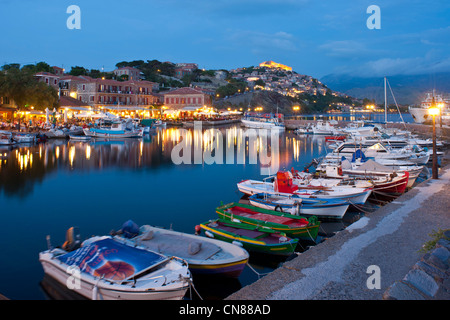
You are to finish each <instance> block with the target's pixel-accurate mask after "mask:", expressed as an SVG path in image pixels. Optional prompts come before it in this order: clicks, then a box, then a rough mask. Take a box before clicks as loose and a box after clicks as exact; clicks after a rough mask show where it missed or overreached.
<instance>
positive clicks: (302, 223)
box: [216, 203, 320, 241]
mask: <svg viewBox="0 0 450 320" xmlns="http://www.w3.org/2000/svg"><path fill="white" fill-rule="evenodd" d="M216 212H217V214H218V215H219V219H222V220H226V221H232V222H240V223H244V224H249V225H254V226H264V227H268V228H271V229H273V230H275V231H280V232H284V233H285V234H286V235H287V236H289V237H292V238H298V239H304V240H312V241H315V239H316V238H317V235H318V232H319V225H320V222H319V221H318V220H317V217H316V216H312V217H308V218H305V217H302V216H295V215H292V214H289V213H284V212H278V211H273V210H267V209H262V208H258V207H254V206H251V205H246V204H242V203H229V204H226V205H223V206H220V207H218V208H216Z"/></svg>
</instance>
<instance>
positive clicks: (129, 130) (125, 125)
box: [83, 121, 144, 139]
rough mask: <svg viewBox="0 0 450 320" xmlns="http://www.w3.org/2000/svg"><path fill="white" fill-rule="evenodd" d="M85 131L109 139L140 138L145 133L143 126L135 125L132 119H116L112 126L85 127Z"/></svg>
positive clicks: (89, 134)
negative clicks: (127, 120)
mask: <svg viewBox="0 0 450 320" xmlns="http://www.w3.org/2000/svg"><path fill="white" fill-rule="evenodd" d="M83 132H84V134H85V135H86V136H90V137H95V138H108V139H122V138H140V137H142V136H143V134H144V130H143V128H135V127H133V125H132V124H131V122H130V121H129V122H122V121H115V122H113V123H112V124H111V126H110V127H100V128H85V129H83Z"/></svg>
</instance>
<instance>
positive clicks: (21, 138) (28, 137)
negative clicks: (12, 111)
mask: <svg viewBox="0 0 450 320" xmlns="http://www.w3.org/2000/svg"><path fill="white" fill-rule="evenodd" d="M13 139H14V140H15V141H17V143H34V142H35V141H36V136H35V135H32V134H24V133H16V134H15V135H14V137H13Z"/></svg>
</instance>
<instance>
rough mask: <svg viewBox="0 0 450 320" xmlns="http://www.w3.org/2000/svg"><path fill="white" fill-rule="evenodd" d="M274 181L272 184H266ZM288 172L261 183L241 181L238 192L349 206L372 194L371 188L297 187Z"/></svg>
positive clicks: (355, 186) (342, 186) (359, 203)
mask: <svg viewBox="0 0 450 320" xmlns="http://www.w3.org/2000/svg"><path fill="white" fill-rule="evenodd" d="M267 179H274V182H267V181H266V180H267ZM299 185H300V183H297V182H296V181H295V180H294V179H293V176H292V173H291V172H290V171H285V172H281V171H280V172H277V175H276V176H275V177H268V178H266V179H264V180H263V181H257V180H243V181H241V182H239V183H238V184H237V187H238V189H239V191H241V192H242V193H245V194H247V195H252V194H255V193H267V194H284V195H294V194H295V195H298V196H299V197H301V198H312V199H339V200H344V201H349V202H350V203H351V204H356V205H363V204H364V203H365V202H366V201H367V198H369V196H370V194H371V193H372V190H373V186H371V185H370V186H360V187H359V186H357V185H336V186H331V187H322V186H308V185H306V186H299Z"/></svg>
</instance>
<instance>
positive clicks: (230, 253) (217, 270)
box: [114, 225, 249, 278]
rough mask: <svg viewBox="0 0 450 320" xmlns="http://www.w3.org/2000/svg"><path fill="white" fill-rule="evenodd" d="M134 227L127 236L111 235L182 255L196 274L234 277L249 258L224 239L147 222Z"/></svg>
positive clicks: (160, 251)
mask: <svg viewBox="0 0 450 320" xmlns="http://www.w3.org/2000/svg"><path fill="white" fill-rule="evenodd" d="M125 227H126V225H125ZM137 228H138V234H137V235H136V236H134V234H133V236H132V237H131V238H127V237H126V236H124V233H123V232H122V231H121V232H119V235H115V237H114V238H115V239H120V241H123V242H125V243H127V244H130V245H139V246H141V247H144V248H146V249H149V250H152V251H156V252H159V253H162V254H164V255H167V256H175V257H179V258H181V259H184V260H186V261H187V262H188V265H189V269H190V270H191V272H192V273H193V274H196V275H199V274H202V275H220V276H228V277H235V278H236V277H239V275H240V274H241V273H242V270H243V269H244V267H245V265H246V263H247V261H248V258H249V254H248V252H247V251H246V250H245V249H243V248H241V247H240V246H237V245H234V244H230V243H227V242H224V241H219V240H215V239H210V238H207V237H202V236H199V235H195V234H188V233H184V232H178V231H174V230H168V229H163V228H158V227H153V226H150V225H143V226H141V227H140V228H139V227H137Z"/></svg>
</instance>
